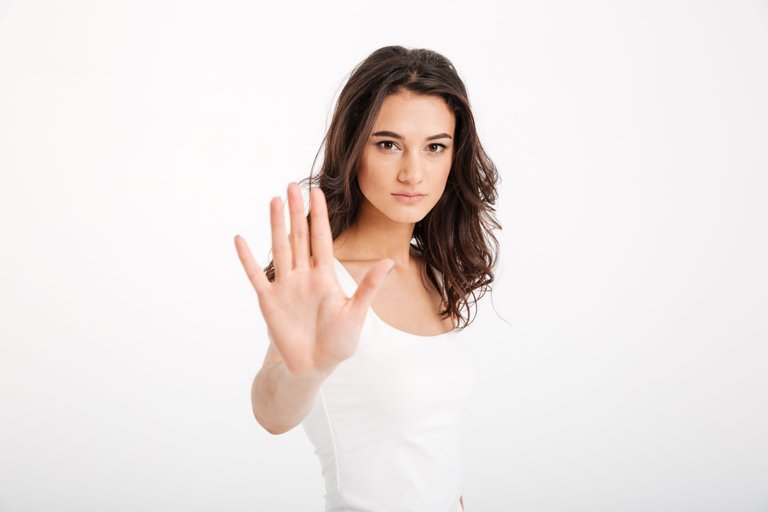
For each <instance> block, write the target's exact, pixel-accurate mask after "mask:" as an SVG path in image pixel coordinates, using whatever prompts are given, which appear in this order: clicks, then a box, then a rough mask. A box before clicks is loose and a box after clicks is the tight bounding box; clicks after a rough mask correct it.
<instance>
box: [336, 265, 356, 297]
mask: <svg viewBox="0 0 768 512" xmlns="http://www.w3.org/2000/svg"><path fill="white" fill-rule="evenodd" d="M333 265H334V267H336V278H337V279H338V280H339V285H340V286H341V289H342V290H344V293H345V294H346V295H347V297H351V296H352V295H354V294H355V292H356V291H357V283H356V282H355V280H354V279H353V278H352V276H351V275H350V274H349V272H348V271H347V269H346V268H344V265H342V264H341V262H340V261H339V260H337V259H336V258H335V257H334V258H333Z"/></svg>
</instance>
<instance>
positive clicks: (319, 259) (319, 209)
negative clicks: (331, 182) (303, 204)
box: [309, 188, 333, 266]
mask: <svg viewBox="0 0 768 512" xmlns="http://www.w3.org/2000/svg"><path fill="white" fill-rule="evenodd" d="M309 204H310V208H309V217H310V220H311V221H312V222H311V225H310V227H309V229H310V231H311V235H310V240H311V245H312V246H311V250H312V258H313V260H314V263H315V266H317V265H326V264H327V265H330V264H331V262H332V259H333V234H332V233H331V224H330V223H329V222H328V205H327V204H326V202H325V194H324V193H323V191H322V190H320V189H319V188H315V189H312V190H310V192H309Z"/></svg>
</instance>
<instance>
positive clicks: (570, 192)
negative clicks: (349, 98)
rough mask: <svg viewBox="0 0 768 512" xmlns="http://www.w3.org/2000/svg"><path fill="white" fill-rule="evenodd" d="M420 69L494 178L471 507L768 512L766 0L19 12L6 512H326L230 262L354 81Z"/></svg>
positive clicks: (1, 427)
mask: <svg viewBox="0 0 768 512" xmlns="http://www.w3.org/2000/svg"><path fill="white" fill-rule="evenodd" d="M388 44H401V45H404V46H409V47H426V48H431V49H433V50H436V51H438V52H441V53H443V54H444V55H445V56H447V57H448V58H449V59H451V60H452V61H453V63H454V64H455V65H456V67H457V69H458V70H459V73H460V75H461V76H462V78H463V79H464V81H465V83H466V85H467V87H468V90H469V93H470V100H471V102H472V105H473V107H474V111H475V115H476V118H477V123H478V128H479V131H480V134H481V138H482V141H483V144H484V146H485V147H486V149H487V151H488V152H489V154H490V155H491V157H492V158H493V159H494V161H495V163H496V164H497V166H498V167H499V170H500V173H501V176H502V180H503V181H502V182H501V184H500V188H499V192H500V199H499V202H498V216H499V220H500V222H501V224H502V225H503V227H504V230H503V231H502V232H499V233H498V236H499V238H500V241H501V244H502V253H501V261H500V265H499V268H498V273H497V280H496V283H495V289H494V292H493V296H491V295H486V297H485V298H484V299H483V301H482V302H481V305H480V311H479V315H478V319H477V324H476V325H475V326H474V329H475V333H476V334H475V336H476V339H474V340H473V345H472V350H473V355H474V356H475V358H476V364H477V365H478V393H477V395H476V397H475V400H474V402H473V403H472V405H471V408H470V416H469V417H468V419H467V423H466V429H465V433H466V468H465V471H466V486H465V491H464V500H465V506H466V510H467V511H468V512H481V511H507V510H509V511H516V512H560V511H562V512H570V511H589V512H596V511H600V512H602V511H605V512H615V511H653V512H659V511H662V512H665V511H670V512H672V511H675V512H677V511H697V512H703V511H713V512H714V511H718V512H719V511H728V512H737V511H738V512H741V511H744V512H747V511H754V512H757V511H763V512H764V511H766V510H768V437H766V434H765V433H766V432H768V396H767V393H766V389H768V372H766V367H768V344H767V341H768V325H767V324H768V320H767V318H768V315H767V314H766V313H767V310H768V308H767V307H766V306H768V292H767V291H766V290H767V289H768V277H767V271H766V261H768V242H767V241H766V232H767V230H766V219H768V207H767V206H766V192H768V190H766V189H767V188H768V187H766V185H768V178H767V176H766V171H768V151H766V147H767V146H768V145H767V143H768V121H767V120H768V95H766V91H768V3H767V2H765V1H757V0H753V1H746V0H739V1H729V2H713V1H693V0H691V1H631V2H609V1H607V0H606V1H597V0H591V1H587V2H566V1H560V2H505V3H501V2H498V3H490V2H475V3H473V4H472V5H471V6H470V5H469V3H468V2H457V1H447V0H443V1H441V2H418V3H413V2H410V1H399V0H394V1H391V2H384V3H380V2H377V3H373V2H352V1H345V2H331V3H328V4H322V3H320V2H315V3H309V2H307V3H305V4H296V3H293V4H286V5H284V6H280V5H278V3H277V2H270V3H269V4H266V3H259V2H245V1H239V2H238V1H226V0H225V1H217V2H212V1H211V2H202V1H196V2H188V1H187V2H182V1H173V0H153V1H124V2H118V1H90V2H88V1H84V0H70V1H68V2H53V1H48V2H43V1H34V0H26V1H8V0H6V1H0V173H1V176H2V178H1V181H0V216H1V218H2V221H1V222H0V246H1V247H2V250H0V294H1V295H0V341H1V344H0V510H2V511H12V512H21V511H53V510H56V511H70V510H71V511H78V512H84V511H105V510H108V511H137V510H141V511H167V510H185V511H213V510H217V511H218V510H226V511H262V510H263V511H283V510H285V511H293V510H307V511H311V510H316V511H319V510H321V509H322V491H323V489H322V481H321V476H320V466H319V464H318V462H317V459H316V458H315V455H314V454H313V453H312V447H311V445H310V443H309V441H308V440H307V439H306V437H305V434H304V432H303V430H302V429H301V427H298V428H296V429H294V430H292V431H290V432H288V433H286V434H284V435H281V436H272V435H270V434H268V433H267V432H266V431H264V430H263V429H262V428H261V427H260V426H259V425H258V424H257V423H256V421H255V420H254V419H253V416H252V413H251V407H250V385H251V381H252V379H253V376H254V375H255V373H256V372H257V371H258V369H259V367H260V366H261V362H262V360H263V356H264V352H265V350H266V347H267V338H266V335H265V333H266V330H265V325H264V323H263V319H262V318H261V316H260V312H259V310H258V304H257V301H256V295H255V293H254V292H253V290H252V288H251V286H250V284H249V283H248V281H247V279H246V277H245V274H244V272H243V270H242V268H241V267H240V264H239V261H238V260H237V256H236V252H235V249H234V244H233V237H234V235H235V234H237V233H240V234H242V235H243V236H245V238H246V239H247V241H248V242H249V244H250V245H251V247H252V248H253V250H254V254H255V256H256V257H257V259H258V260H259V262H260V263H261V264H262V265H265V264H266V263H267V262H268V251H269V216H268V213H269V208H268V204H269V200H270V198H271V197H273V196H275V195H281V196H283V197H285V188H286V186H287V184H288V182H289V181H295V180H299V179H301V178H303V177H305V176H307V175H308V173H309V170H310V166H311V163H312V159H313V158H314V156H315V152H316V151H317V149H318V147H319V144H320V141H321V138H322V136H323V133H324V130H325V128H326V126H327V123H328V122H329V121H330V115H331V110H332V107H333V102H334V100H335V98H336V95H337V94H338V92H339V90H340V88H341V86H342V85H343V83H344V81H345V79H346V77H347V74H348V73H349V72H350V71H351V69H352V67H353V66H354V65H355V64H356V63H358V62H359V61H360V60H362V59H363V58H365V57H366V56H367V55H368V54H369V53H370V52H372V51H373V50H375V49H376V48H378V47H380V46H384V45H388Z"/></svg>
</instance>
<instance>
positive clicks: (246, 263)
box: [235, 235, 270, 294]
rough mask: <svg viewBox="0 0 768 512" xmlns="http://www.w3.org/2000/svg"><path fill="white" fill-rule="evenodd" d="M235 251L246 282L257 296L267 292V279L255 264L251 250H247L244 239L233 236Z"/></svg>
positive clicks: (268, 284)
mask: <svg viewBox="0 0 768 512" xmlns="http://www.w3.org/2000/svg"><path fill="white" fill-rule="evenodd" d="M235 249H236V250H237V256H238V257H239V258H240V263H241V264H242V265H243V268H244V269H245V274H246V275H247V276H248V280H249V281H250V282H251V284H252V285H253V288H254V289H255V290H256V293H257V294H261V293H263V292H264V291H266V290H267V288H268V287H269V286H270V283H269V279H267V276H266V275H264V270H263V269H262V268H261V267H260V266H259V264H258V263H256V260H255V259H254V257H253V255H252V254H251V250H250V249H249V248H248V244H246V243H245V239H244V238H243V237H241V236H240V235H236V236H235Z"/></svg>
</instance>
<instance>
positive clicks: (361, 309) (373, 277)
mask: <svg viewBox="0 0 768 512" xmlns="http://www.w3.org/2000/svg"><path fill="white" fill-rule="evenodd" d="M394 268H395V262H394V260H392V259H390V258H385V259H383V260H381V261H379V262H378V263H376V264H375V265H374V266H373V267H371V268H370V269H369V270H368V272H366V274H365V277H363V279H362V280H361V281H360V284H359V285H358V287H357V290H356V291H355V294H354V295H353V296H352V297H351V299H350V301H351V304H352V306H351V307H352V309H353V310H354V311H355V313H356V314H357V315H358V318H361V319H362V318H365V314H366V313H367V312H368V308H369V307H371V304H373V299H374V298H375V297H376V294H377V293H378V292H379V289H380V288H381V285H382V284H384V279H385V278H386V277H387V275H388V274H389V272H390V271H391V270H393V269H394Z"/></svg>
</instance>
